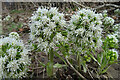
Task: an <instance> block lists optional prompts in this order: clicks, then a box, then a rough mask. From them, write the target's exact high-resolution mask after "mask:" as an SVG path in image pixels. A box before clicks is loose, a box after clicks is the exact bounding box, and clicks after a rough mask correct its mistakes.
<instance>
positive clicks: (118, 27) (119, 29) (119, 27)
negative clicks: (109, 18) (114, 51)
mask: <svg viewBox="0 0 120 80" xmlns="http://www.w3.org/2000/svg"><path fill="white" fill-rule="evenodd" d="M113 30H114V31H115V34H116V36H117V37H118V38H120V23H119V24H116V25H114V26H113Z"/></svg>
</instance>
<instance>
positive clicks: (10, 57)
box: [0, 32, 30, 79]
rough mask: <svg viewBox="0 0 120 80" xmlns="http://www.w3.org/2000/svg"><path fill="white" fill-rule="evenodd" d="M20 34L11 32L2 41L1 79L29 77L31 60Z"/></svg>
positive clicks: (0, 49) (0, 55) (0, 57)
mask: <svg viewBox="0 0 120 80" xmlns="http://www.w3.org/2000/svg"><path fill="white" fill-rule="evenodd" d="M28 54H29V53H28V50H27V49H26V48H25V47H24V44H23V42H22V40H20V39H19V34H18V33H16V32H11V33H10V34H9V37H5V38H1V39H0V79H2V78H22V77H25V76H26V75H27V70H28V65H29V64H30V59H29V57H28Z"/></svg>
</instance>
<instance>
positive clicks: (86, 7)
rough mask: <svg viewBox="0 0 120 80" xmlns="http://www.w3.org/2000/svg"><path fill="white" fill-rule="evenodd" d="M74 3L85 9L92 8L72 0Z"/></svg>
mask: <svg viewBox="0 0 120 80" xmlns="http://www.w3.org/2000/svg"><path fill="white" fill-rule="evenodd" d="M72 2H74V3H76V4H77V5H79V6H81V7H83V8H90V7H87V6H84V5H82V4H80V3H78V2H76V1H74V0H72Z"/></svg>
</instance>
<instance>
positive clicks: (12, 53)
mask: <svg viewBox="0 0 120 80" xmlns="http://www.w3.org/2000/svg"><path fill="white" fill-rule="evenodd" d="M7 52H8V54H9V56H11V57H15V56H16V54H17V49H14V48H10V49H8V50H7Z"/></svg>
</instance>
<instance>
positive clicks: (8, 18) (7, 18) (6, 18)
mask: <svg viewBox="0 0 120 80" xmlns="http://www.w3.org/2000/svg"><path fill="white" fill-rule="evenodd" d="M10 18H11V17H10V15H8V16H6V17H5V18H4V19H3V20H5V21H9V20H10Z"/></svg>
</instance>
